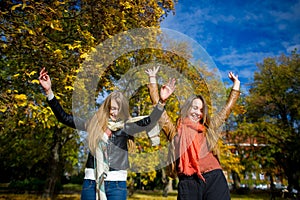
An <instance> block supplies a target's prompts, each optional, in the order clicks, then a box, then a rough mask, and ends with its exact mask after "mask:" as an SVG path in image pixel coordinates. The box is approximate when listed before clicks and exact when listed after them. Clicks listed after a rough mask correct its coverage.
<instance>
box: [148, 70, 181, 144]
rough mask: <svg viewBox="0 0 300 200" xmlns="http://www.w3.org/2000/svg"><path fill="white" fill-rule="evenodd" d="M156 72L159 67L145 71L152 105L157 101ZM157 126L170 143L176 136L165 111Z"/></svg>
mask: <svg viewBox="0 0 300 200" xmlns="http://www.w3.org/2000/svg"><path fill="white" fill-rule="evenodd" d="M158 70H159V66H158V67H153V69H147V70H146V71H145V72H146V73H147V74H148V76H149V82H150V83H149V84H148V89H149V93H150V98H151V101H152V104H153V105H155V104H157V102H158V101H159V95H158V86H157V81H156V74H157V72H158ZM159 125H160V126H161V127H162V129H163V131H164V133H165V135H166V136H167V138H168V140H169V141H171V140H172V139H173V138H174V136H175V135H176V128H175V126H174V124H173V123H172V120H171V119H170V117H169V115H168V114H167V112H166V111H164V112H163V114H162V116H161V118H160V119H159Z"/></svg>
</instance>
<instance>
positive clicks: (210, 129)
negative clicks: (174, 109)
mask: <svg viewBox="0 0 300 200" xmlns="http://www.w3.org/2000/svg"><path fill="white" fill-rule="evenodd" d="M195 99H200V100H201V101H202V104H203V108H202V113H203V117H202V119H201V120H200V121H199V123H200V124H202V125H204V126H205V128H206V130H205V132H204V133H205V137H206V141H207V146H208V149H209V151H213V153H214V154H215V155H217V156H219V149H218V140H219V135H218V134H217V131H216V130H215V127H214V125H213V122H211V120H210V119H211V118H210V115H209V112H208V105H207V103H206V101H205V99H204V97H203V96H202V95H191V96H190V97H189V98H188V99H187V100H186V101H185V103H184V104H183V105H182V107H181V110H180V119H184V118H186V117H187V116H188V113H189V111H190V109H191V107H192V103H193V101H194V100H195Z"/></svg>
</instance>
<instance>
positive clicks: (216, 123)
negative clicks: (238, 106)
mask: <svg viewBox="0 0 300 200" xmlns="http://www.w3.org/2000/svg"><path fill="white" fill-rule="evenodd" d="M239 96H240V91H238V90H234V89H232V90H231V92H230V95H229V97H228V99H227V103H226V104H225V106H224V107H223V109H222V110H221V111H220V112H219V113H218V114H217V115H216V116H215V117H214V118H213V120H212V123H213V124H212V125H213V127H214V128H218V127H220V126H221V125H222V124H223V123H224V122H225V120H226V119H227V118H228V117H229V115H230V113H231V110H232V108H233V107H234V105H235V103H236V101H237V99H238V98H239Z"/></svg>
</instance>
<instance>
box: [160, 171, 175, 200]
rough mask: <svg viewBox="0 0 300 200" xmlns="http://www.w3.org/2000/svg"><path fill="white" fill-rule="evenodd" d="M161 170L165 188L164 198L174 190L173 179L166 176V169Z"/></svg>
mask: <svg viewBox="0 0 300 200" xmlns="http://www.w3.org/2000/svg"><path fill="white" fill-rule="evenodd" d="M161 170H162V182H163V186H164V189H163V196H164V197H167V196H168V193H169V192H170V191H172V190H173V187H172V179H169V178H168V176H167V175H166V170H165V168H162V169H161Z"/></svg>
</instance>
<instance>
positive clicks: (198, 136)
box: [177, 118, 208, 181]
mask: <svg viewBox="0 0 300 200" xmlns="http://www.w3.org/2000/svg"><path fill="white" fill-rule="evenodd" d="M177 130H178V141H177V144H178V145H179V152H178V153H179V156H180V158H179V165H178V170H179V173H182V174H185V175H188V176H191V175H193V174H197V175H198V177H199V178H201V179H202V180H204V181H205V179H204V177H203V176H202V174H201V170H200V165H199V164H200V163H199V161H200V159H201V158H203V157H204V156H205V155H207V153H208V149H207V145H206V139H205V135H204V131H205V127H204V125H202V124H199V123H195V122H193V121H191V120H190V119H189V118H185V119H183V120H181V119H180V120H179V122H178V127H177Z"/></svg>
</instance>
